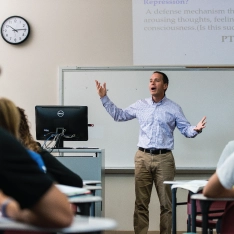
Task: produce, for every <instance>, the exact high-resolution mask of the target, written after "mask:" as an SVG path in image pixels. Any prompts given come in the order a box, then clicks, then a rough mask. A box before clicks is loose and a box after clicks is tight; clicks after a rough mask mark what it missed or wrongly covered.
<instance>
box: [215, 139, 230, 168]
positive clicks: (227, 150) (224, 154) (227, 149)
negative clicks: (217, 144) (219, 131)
mask: <svg viewBox="0 0 234 234" xmlns="http://www.w3.org/2000/svg"><path fill="white" fill-rule="evenodd" d="M232 153H234V141H229V142H228V143H227V145H226V146H225V147H224V149H223V152H222V154H221V156H220V158H219V161H218V164H217V168H219V167H220V166H221V165H222V164H223V162H224V161H225V160H226V159H227V158H228V157H229V156H230V155H231V154H232Z"/></svg>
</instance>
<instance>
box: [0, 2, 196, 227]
mask: <svg viewBox="0 0 234 234" xmlns="http://www.w3.org/2000/svg"><path fill="white" fill-rule="evenodd" d="M12 15H19V16H22V17H24V18H25V19H26V20H27V21H28V22H29V24H30V27H31V35H30V38H29V39H28V41H27V42H25V43H23V44H21V45H16V46H13V45H10V44H8V43H6V42H5V41H4V40H3V39H1V38H0V96H4V97H8V98H10V99H12V100H13V101H14V102H15V103H16V105H19V106H21V107H23V108H25V110H26V112H27V113H28V116H29V120H30V121H31V124H32V133H33V134H34V136H35V123H34V122H35V118H34V107H35V105H49V104H59V97H58V68H59V66H81V67H84V66H89V67H90V66H95V67H97V66H132V65H133V64H132V25H131V1H130V0H40V1H38V0H37V1H36V0H0V22H3V21H4V20H5V19H6V18H7V17H9V16H12ZM93 95H97V94H96V93H94V94H93ZM185 178H188V177H183V179H185ZM192 178H194V177H192ZM105 182H106V190H105V198H106V200H105V214H106V216H107V217H111V218H114V219H116V220H117V222H118V223H119V227H118V230H133V227H132V216H133V209H134V177H133V175H106V178H105ZM178 196H179V197H180V199H182V200H183V198H185V199H186V197H187V193H186V192H185V191H178ZM178 212H179V213H180V215H179V218H178V230H186V209H185V207H184V208H179V209H178ZM158 226H159V203H158V200H157V196H156V194H155V191H154V192H153V195H152V202H151V204H150V230H159V228H158Z"/></svg>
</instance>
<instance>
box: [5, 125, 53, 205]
mask: <svg viewBox="0 0 234 234" xmlns="http://www.w3.org/2000/svg"><path fill="white" fill-rule="evenodd" d="M52 184H53V180H52V179H51V178H50V177H49V176H48V175H46V174H45V173H43V172H42V171H41V170H40V169H39V168H38V165H37V163H36V162H35V161H34V160H33V159H32V158H31V157H30V156H29V154H28V152H27V151H26V149H25V148H24V147H23V146H22V145H21V144H20V143H19V142H18V141H17V140H16V139H15V138H14V137H13V136H12V135H10V134H9V133H8V132H6V131H4V130H3V129H1V128H0V189H1V190H2V191H3V192H4V193H5V194H6V195H8V196H10V197H13V198H14V199H15V200H16V201H18V202H19V204H20V206H21V208H30V207H32V206H33V205H35V204H36V203H37V202H38V201H39V199H40V198H41V197H42V196H43V195H44V194H45V193H46V192H47V191H48V189H49V188H50V187H51V186H52Z"/></svg>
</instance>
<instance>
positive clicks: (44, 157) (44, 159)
mask: <svg viewBox="0 0 234 234" xmlns="http://www.w3.org/2000/svg"><path fill="white" fill-rule="evenodd" d="M0 127H2V128H4V129H6V130H7V131H9V132H10V133H11V134H12V135H14V136H15V137H16V138H18V139H20V141H21V142H22V143H23V145H24V146H25V147H26V148H27V149H29V154H30V156H31V157H32V158H33V159H34V160H35V161H36V162H37V163H38V166H39V167H40V168H41V169H42V170H43V171H44V172H46V173H47V174H48V175H49V176H51V178H52V179H53V180H55V181H56V182H57V183H60V184H65V185H70V186H74V187H83V181H82V179H81V178H80V177H79V176H78V175H77V174H75V173H73V172H72V171H71V170H69V169H68V168H67V167H65V166H64V165H63V164H62V163H60V162H59V161H58V160H57V159H56V158H55V157H54V156H53V155H51V154H50V153H49V152H48V151H46V150H43V149H42V148H41V147H39V146H38V144H37V142H35V141H34V140H33V137H32V135H31V134H30V131H29V125H28V121H27V116H26V115H25V113H24V110H23V109H21V108H17V107H16V106H15V104H14V103H13V102H12V101H11V100H9V99H7V98H0ZM33 151H34V152H33ZM35 152H36V153H35Z"/></svg>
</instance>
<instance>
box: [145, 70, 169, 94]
mask: <svg viewBox="0 0 234 234" xmlns="http://www.w3.org/2000/svg"><path fill="white" fill-rule="evenodd" d="M167 87H168V84H164V83H163V76H162V75H161V74H159V73H153V74H152V76H151V77H150V82H149V91H150V94H151V95H152V96H155V97H163V96H164V92H165V90H166V89H167Z"/></svg>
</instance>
